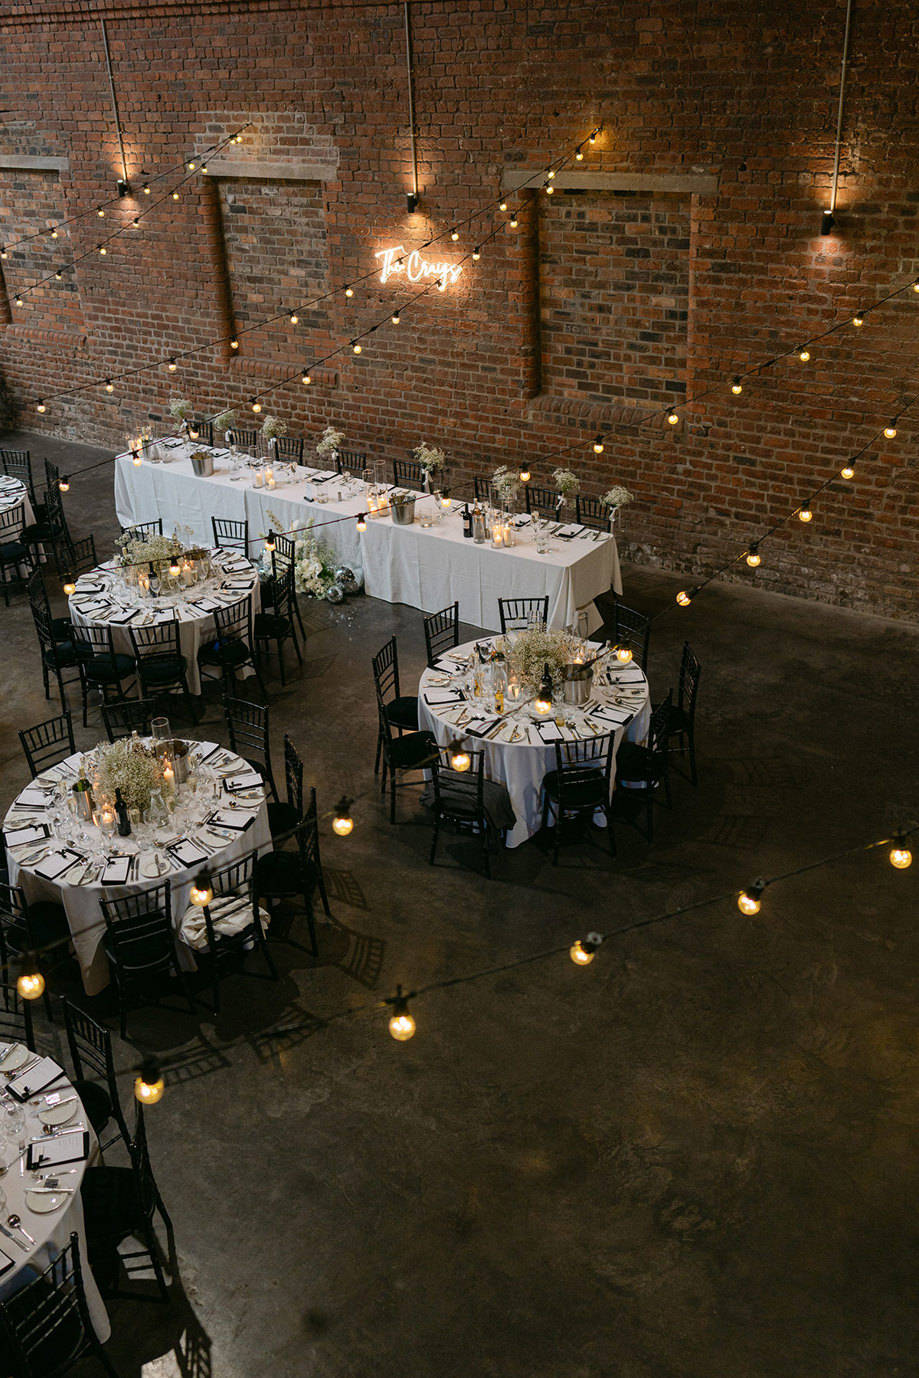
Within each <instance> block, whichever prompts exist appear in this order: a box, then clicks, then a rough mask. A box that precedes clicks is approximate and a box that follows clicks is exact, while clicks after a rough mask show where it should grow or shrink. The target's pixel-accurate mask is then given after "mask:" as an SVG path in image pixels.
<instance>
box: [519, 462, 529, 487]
mask: <svg viewBox="0 0 919 1378" xmlns="http://www.w3.org/2000/svg"><path fill="white" fill-rule="evenodd" d="M517 476H518V478H519V479H520V482H521V483H529V481H530V471H529V469H528V468H527V466H526V465H525V464H521V466H520V469H519V470H518V474H517Z"/></svg>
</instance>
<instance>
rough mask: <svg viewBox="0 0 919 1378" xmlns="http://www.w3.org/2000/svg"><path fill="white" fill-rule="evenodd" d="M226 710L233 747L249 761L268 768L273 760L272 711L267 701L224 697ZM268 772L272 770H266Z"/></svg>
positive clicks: (228, 732)
mask: <svg viewBox="0 0 919 1378" xmlns="http://www.w3.org/2000/svg"><path fill="white" fill-rule="evenodd" d="M223 713H224V718H225V721H226V725H227V735H228V737H229V739H230V750H231V751H235V752H236V755H237V756H242V758H243V760H245V761H250V762H251V761H252V759H253V757H254V758H255V759H256V761H258V762H260V763H262V764H264V765H265V766H266V767H269V766H270V763H271V755H270V753H271V745H270V737H269V728H270V721H269V713H268V709H267V708H266V707H265V705H264V704H261V703H249V701H248V700H247V699H235V698H230V696H229V695H227V697H226V698H224V700H223ZM266 773H268V772H267V771H266Z"/></svg>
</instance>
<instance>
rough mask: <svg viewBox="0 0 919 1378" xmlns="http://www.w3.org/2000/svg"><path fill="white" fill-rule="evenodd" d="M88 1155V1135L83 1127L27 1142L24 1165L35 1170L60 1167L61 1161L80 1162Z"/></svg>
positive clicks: (31, 1170) (32, 1170) (30, 1169)
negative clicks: (67, 1132) (26, 1156)
mask: <svg viewBox="0 0 919 1378" xmlns="http://www.w3.org/2000/svg"><path fill="white" fill-rule="evenodd" d="M88 1156H89V1135H88V1133H87V1132H86V1130H85V1129H75V1130H73V1131H71V1133H69V1134H59V1135H57V1136H55V1137H50V1136H49V1137H48V1138H47V1139H42V1140H41V1142H40V1143H36V1144H29V1152H28V1158H27V1162H26V1167H27V1168H28V1169H29V1171H30V1172H35V1171H36V1170H37V1169H38V1168H40V1167H60V1166H61V1165H62V1164H63V1163H82V1162H84V1161H85V1159H86V1158H87V1157H88Z"/></svg>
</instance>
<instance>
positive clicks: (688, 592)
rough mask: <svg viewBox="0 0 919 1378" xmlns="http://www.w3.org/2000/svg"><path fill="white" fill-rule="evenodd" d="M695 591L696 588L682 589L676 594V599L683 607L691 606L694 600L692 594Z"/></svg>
mask: <svg viewBox="0 0 919 1378" xmlns="http://www.w3.org/2000/svg"><path fill="white" fill-rule="evenodd" d="M694 592H695V589H680V591H679V593H678V594H677V596H676V601H677V602H678V603H679V605H680V607H681V608H688V607H689V605H690V603H691V602H692V596H693V594H694Z"/></svg>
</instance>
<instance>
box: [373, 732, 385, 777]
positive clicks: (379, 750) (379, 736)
mask: <svg viewBox="0 0 919 1378" xmlns="http://www.w3.org/2000/svg"><path fill="white" fill-rule="evenodd" d="M382 754H383V729H382V727H380V728H378V729H377V754H376V760H375V761H374V763H373V773H374V775H379V773H380V757H381V756H382Z"/></svg>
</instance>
